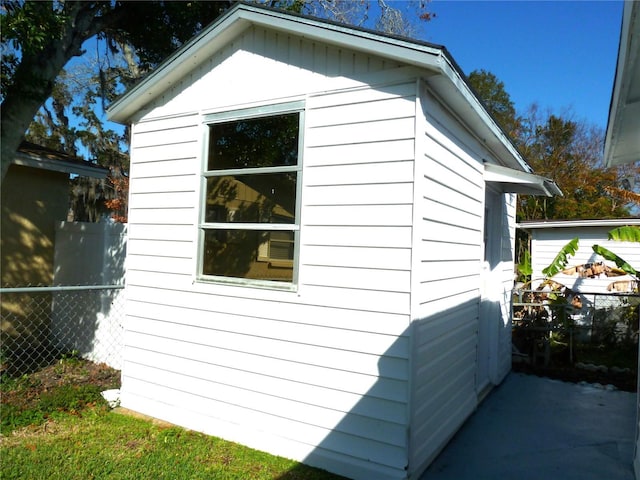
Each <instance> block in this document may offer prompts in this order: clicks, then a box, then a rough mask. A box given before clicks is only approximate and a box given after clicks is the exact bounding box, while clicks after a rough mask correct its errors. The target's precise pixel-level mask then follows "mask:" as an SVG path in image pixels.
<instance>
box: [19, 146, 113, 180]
mask: <svg viewBox="0 0 640 480" xmlns="http://www.w3.org/2000/svg"><path fill="white" fill-rule="evenodd" d="M87 163H88V162H87ZM12 164H14V165H19V166H22V167H31V168H38V169H40V170H49V171H52V172H60V173H68V174H75V175H79V176H81V177H91V178H99V179H101V178H106V177H107V174H108V173H109V170H108V169H106V168H103V167H99V166H97V165H89V164H87V165H82V164H80V163H76V162H68V161H65V160H50V159H48V158H43V157H39V156H37V155H32V154H29V153H24V152H17V153H16V156H15V158H14V159H13V162H12Z"/></svg>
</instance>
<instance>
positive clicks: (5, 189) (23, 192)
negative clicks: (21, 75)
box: [0, 142, 108, 349]
mask: <svg viewBox="0 0 640 480" xmlns="http://www.w3.org/2000/svg"><path fill="white" fill-rule="evenodd" d="M70 174H76V175H82V176H88V177H94V178H105V177H106V176H107V174H108V170H107V169H105V168H102V167H99V166H97V165H95V164H93V163H90V162H87V161H84V160H81V159H78V158H75V157H72V156H70V155H66V154H64V153H61V152H57V151H54V150H51V149H48V148H44V147H40V146H38V145H34V144H30V143H26V142H24V143H22V144H21V146H20V149H19V150H18V152H17V153H16V156H15V158H14V161H13V163H12V164H11V166H10V167H9V170H8V171H7V174H6V176H5V178H4V180H3V181H2V201H1V214H0V259H1V263H0V272H1V282H2V285H1V286H2V287H27V286H50V285H52V284H53V280H54V244H55V238H56V229H55V225H56V224H57V223H58V222H61V221H64V220H65V219H66V218H67V212H68V209H69V175H70ZM39 302H40V303H38V302H36V300H35V299H33V298H31V297H30V296H29V295H17V294H11V295H3V296H2V301H1V302H0V310H1V316H2V335H3V344H4V347H5V348H7V349H10V345H9V343H10V342H11V339H12V338H15V337H17V336H20V335H26V336H32V335H37V336H42V341H44V339H45V338H46V335H47V333H46V332H47V329H48V327H47V326H48V322H49V321H50V319H49V317H48V313H47V312H48V311H49V310H50V306H49V305H48V302H50V300H49V299H39ZM45 302H46V303H47V304H45ZM40 326H44V327H43V328H40ZM45 327H46V328H45ZM39 342H40V340H39V339H34V340H33V341H29V342H26V341H25V343H31V344H35V345H37V344H39Z"/></svg>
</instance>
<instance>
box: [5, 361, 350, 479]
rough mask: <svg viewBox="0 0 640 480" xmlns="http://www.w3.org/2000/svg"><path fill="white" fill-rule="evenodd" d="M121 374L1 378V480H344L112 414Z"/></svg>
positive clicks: (73, 369)
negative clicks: (110, 398)
mask: <svg viewBox="0 0 640 480" xmlns="http://www.w3.org/2000/svg"><path fill="white" fill-rule="evenodd" d="M119 378H120V375H119V372H118V371H115V370H112V369H109V368H108V367H106V366H104V365H96V364H92V363H90V362H86V361H84V360H80V359H77V358H65V359H63V360H61V361H60V362H58V363H56V364H55V365H52V366H50V367H47V368H44V369H42V370H40V371H38V372H35V373H33V374H30V375H23V376H21V377H18V378H10V377H8V376H6V375H3V376H1V378H0V401H1V402H2V403H1V405H0V420H1V421H0V435H1V436H0V459H1V460H0V478H2V480H9V479H20V480H31V479H34V480H40V479H43V480H44V479H47V480H55V479H59V480H74V479H78V480H88V479H109V480H118V479H132V480H134V479H135V480H140V479H154V480H155V479H176V480H189V479H216V480H217V479H220V480H231V479H242V480H253V479H256V480H257V479H277V480H338V479H341V478H343V477H339V476H337V475H332V474H329V473H327V472H325V471H322V470H318V469H315V468H312V467H308V466H305V465H302V464H300V463H298V462H294V461H292V460H287V459H285V458H281V457H276V456H273V455H269V454H266V453H263V452H259V451H256V450H252V449H250V448H247V447H244V446H242V445H238V444H235V443H231V442H227V441H224V440H221V439H218V438H215V437H211V436H207V435H203V434H200V433H196V432H192V431H189V430H185V429H182V428H179V427H175V426H171V425H166V424H161V423H159V422H154V421H150V420H148V419H144V418H137V417H135V416H131V415H124V414H121V413H117V412H116V411H112V410H110V409H109V407H108V405H107V403H106V401H104V399H103V398H102V396H101V395H100V391H102V390H105V389H108V388H117V387H118V386H119Z"/></svg>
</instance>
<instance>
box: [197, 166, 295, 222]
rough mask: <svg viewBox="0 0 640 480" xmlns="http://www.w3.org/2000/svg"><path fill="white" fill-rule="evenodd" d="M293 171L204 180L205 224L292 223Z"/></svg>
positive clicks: (293, 220)
mask: <svg viewBox="0 0 640 480" xmlns="http://www.w3.org/2000/svg"><path fill="white" fill-rule="evenodd" d="M296 179H297V173H296V172H285V173H263V174H251V175H224V176H216V177H209V178H207V198H206V205H205V220H204V221H205V222H207V223H216V222H224V223H226V222H236V223H294V222H295V211H296Z"/></svg>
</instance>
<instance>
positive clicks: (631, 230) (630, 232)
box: [609, 225, 640, 243]
mask: <svg viewBox="0 0 640 480" xmlns="http://www.w3.org/2000/svg"><path fill="white" fill-rule="evenodd" d="M609 240H617V241H620V242H638V243H640V227H639V226H637V225H627V226H624V227H618V228H614V229H613V230H611V231H610V232H609Z"/></svg>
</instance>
